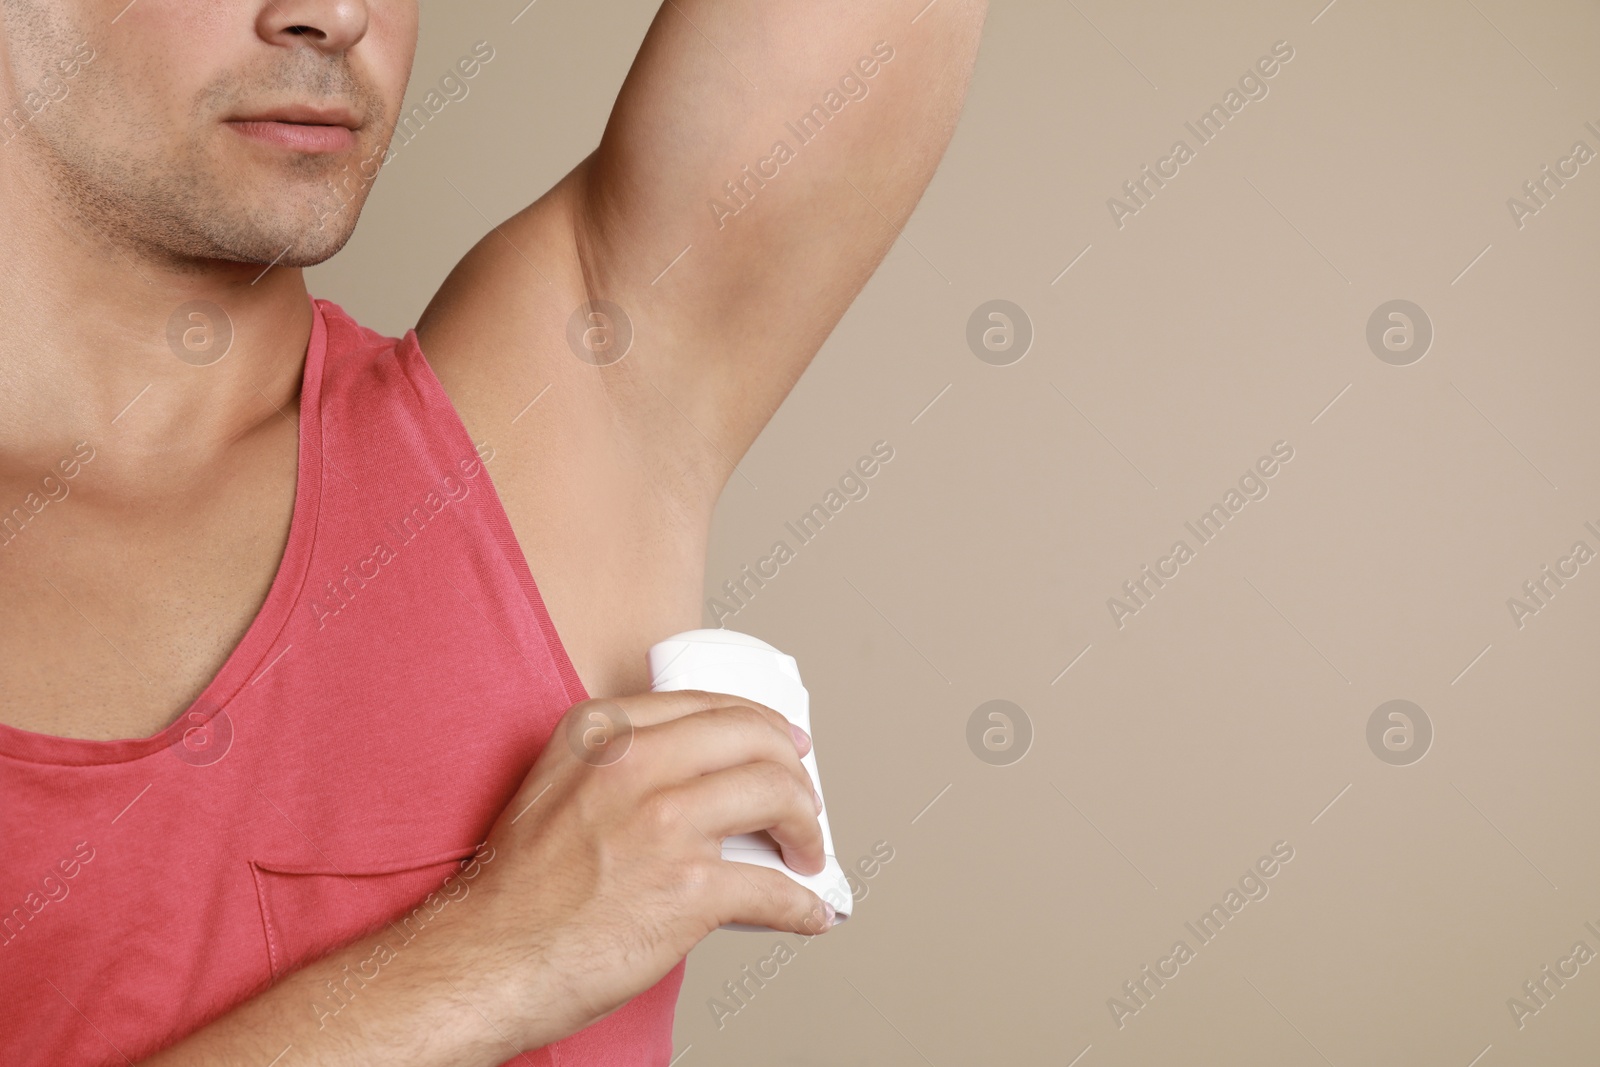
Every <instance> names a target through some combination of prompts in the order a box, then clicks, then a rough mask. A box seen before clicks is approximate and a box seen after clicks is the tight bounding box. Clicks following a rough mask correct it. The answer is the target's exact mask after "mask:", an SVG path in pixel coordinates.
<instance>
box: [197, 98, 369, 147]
mask: <svg viewBox="0 0 1600 1067" xmlns="http://www.w3.org/2000/svg"><path fill="white" fill-rule="evenodd" d="M227 125H228V126H230V127H232V128H233V130H234V131H235V132H236V133H238V134H240V135H242V136H244V137H248V138H250V139H251V140H253V141H260V142H264V143H266V144H271V145H276V146H277V147H279V148H287V149H290V150H291V151H296V152H312V153H326V152H342V151H344V150H345V149H347V148H349V147H350V146H352V145H353V144H355V141H356V135H355V129H354V128H355V127H356V126H358V125H360V123H359V122H358V121H357V119H356V118H355V116H354V115H352V114H350V113H349V112H347V111H343V110H339V109H318V108H309V107H291V108H282V109H279V110H276V111H272V112H268V113H265V114H261V115H252V116H249V117H247V118H239V119H230V120H229V121H228V122H227Z"/></svg>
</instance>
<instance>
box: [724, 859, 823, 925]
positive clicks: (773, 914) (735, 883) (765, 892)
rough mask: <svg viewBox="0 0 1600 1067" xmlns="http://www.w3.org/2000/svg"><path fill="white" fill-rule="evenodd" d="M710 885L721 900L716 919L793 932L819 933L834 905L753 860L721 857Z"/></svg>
mask: <svg viewBox="0 0 1600 1067" xmlns="http://www.w3.org/2000/svg"><path fill="white" fill-rule="evenodd" d="M714 870H715V874H714V875H713V876H712V885H713V887H714V889H715V891H716V893H717V897H718V899H719V900H720V901H721V908H720V909H719V916H720V917H719V922H722V923H730V922H734V923H747V924H749V925H751V926H767V927H771V928H772V929H774V930H783V931H786V932H788V933H792V934H807V935H810V934H820V933H823V932H825V931H826V930H827V929H828V928H829V926H830V925H831V924H832V921H833V909H832V908H831V907H830V906H828V905H827V904H826V903H825V902H824V901H823V900H822V898H821V897H819V896H817V895H816V894H815V893H813V892H812V891H811V890H809V889H807V888H806V887H805V886H803V885H801V884H800V883H799V882H796V881H794V880H793V879H792V878H789V877H787V876H785V875H783V874H781V873H780V872H778V871H774V870H771V869H769V868H766V867H757V866H756V865H755V864H752V863H734V862H731V861H723V862H721V863H719V864H718V865H717V866H716V867H715V868H714Z"/></svg>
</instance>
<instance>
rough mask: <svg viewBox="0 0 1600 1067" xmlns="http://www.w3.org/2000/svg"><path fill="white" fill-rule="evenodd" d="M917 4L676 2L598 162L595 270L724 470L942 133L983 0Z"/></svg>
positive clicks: (591, 270) (583, 226)
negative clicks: (710, 443)
mask: <svg viewBox="0 0 1600 1067" xmlns="http://www.w3.org/2000/svg"><path fill="white" fill-rule="evenodd" d="M919 6H920V5H919V4H916V3H911V4H903V3H895V4H886V3H874V4H862V3H860V2H859V0H844V2H839V0H827V2H810V3H802V2H772V0H769V2H766V3H761V4H735V3H727V2H719V0H669V2H668V3H666V4H665V5H664V6H663V8H662V10H661V12H660V13H659V14H658V15H657V18H656V20H655V22H654V24H653V25H652V26H651V29H650V32H649V34H648V35H647V37H646V40H645V43H644V46H643V47H642V49H641V50H640V53H639V57H638V59H637V60H636V62H635V64H634V66H633V69H632V70H631V72H630V73H629V75H628V78H627V80H626V82H625V83H624V85H623V88H622V91H621V94H620V95H619V97H618V100H617V104H616V107H615V109H614V111H613V113H612V117H611V121H610V122H609V123H608V125H607V128H606V131H605V134H604V136H603V137H602V139H601V143H600V146H599V148H598V149H597V150H596V152H595V154H594V156H593V157H592V158H591V159H590V160H589V161H588V167H587V169H586V171H585V173H584V175H583V181H582V184H581V186H580V188H579V190H578V192H579V196H578V199H577V201H576V207H577V209H578V216H577V218H576V220H575V226H576V232H577V234H578V248H579V254H580V256H581V258H582V261H583V263H584V271H585V276H586V284H587V285H588V286H589V287H590V288H591V290H592V291H593V292H594V294H595V295H597V296H603V297H605V298H607V299H610V300H612V301H614V302H616V303H617V304H619V305H621V306H623V307H624V308H625V309H627V310H628V311H629V314H630V315H631V317H632V318H633V319H634V320H635V322H636V324H637V329H636V338H637V340H638V344H639V353H638V355H639V360H638V362H639V364H640V369H641V370H642V371H643V373H645V374H647V375H651V376H652V379H653V383H654V387H655V389H656V390H658V391H659V392H660V393H662V394H663V395H664V396H665V397H667V398H668V399H669V400H670V404H668V405H664V406H663V410H662V411H661V414H662V416H663V417H664V420H665V421H664V422H663V423H662V424H661V425H662V427H663V430H664V431H665V432H669V433H670V432H682V433H685V434H687V435H688V436H686V437H685V440H690V441H691V442H692V439H693V436H694V434H696V433H697V434H699V435H700V436H703V437H706V438H709V439H710V440H712V441H713V442H714V443H715V445H716V447H717V450H718V451H720V452H721V453H722V454H723V455H722V456H721V457H720V459H721V460H722V462H721V463H719V464H717V465H718V466H720V467H721V471H720V473H721V475H722V476H723V477H724V478H725V477H726V476H727V474H728V473H729V472H730V469H729V464H730V463H731V462H732V461H736V460H737V459H738V458H739V457H740V456H742V455H743V454H744V452H745V451H746V449H747V448H748V447H749V445H750V443H751V442H752V441H753V440H754V438H755V436H756V435H757V434H758V433H759V432H760V430H761V428H762V426H764V425H765V423H766V422H767V420H768V418H770V416H771V414H772V412H773V411H774V410H775V409H776V408H777V406H778V404H779V403H781V401H782V400H783V397H784V396H785V395H786V394H787V393H788V391H789V389H790V388H791V387H792V386H793V384H794V382H795V380H796V379H798V377H799V376H800V374H801V372H802V371H803V370H804V369H805V366H806V364H807V363H808V362H809V360H810V359H811V357H812V356H813V355H814V354H815V353H816V351H817V349H818V348H820V347H821V345H822V343H823V341H824V340H825V339H826V338H827V336H828V334H829V333H830V332H831V331H832V330H833V328H834V326H835V325H836V324H837V323H838V321H839V319H840V318H841V317H842V316H843V314H844V312H845V310H846V309H847V308H848V306H849V304H850V302H851V300H853V299H854V298H855V296H856V295H857V294H858V293H859V292H860V290H861V288H862V286H863V285H865V283H866V280H867V278H868V277H869V276H870V274H871V272H872V270H873V269H874V268H875V267H876V266H877V264H878V263H879V262H880V261H881V259H882V258H883V256H884V255H885V253H886V252H887V251H888V249H889V247H890V245H891V244H892V243H893V242H894V240H895V239H896V237H897V232H898V229H899V227H901V226H902V225H903V224H904V222H905V220H906V218H907V217H908V216H909V215H910V213H911V211H912V209H913V208H914V206H915V205H916V202H917V200H918V198H919V197H920V196H921V194H922V191H923V189H924V188H925V187H926V185H927V183H928V181H929V179H930V178H931V176H932V173H933V170H934V168H935V167H936V166H937V163H938V160H939V158H940V156H941V155H942V154H943V152H944V149H945V147H946V145H947V143H948V141H949V138H950V134H951V132H952V129H953V127H954V123H955V118H956V115H957V113H958V111H959V108H960V101H961V97H962V94H963V93H964V91H965V87H966V83H967V79H968V76H969V73H970V69H971V65H972V58H973V54H974V52H975V50H976V42H977V37H978V32H979V30H980V28H981V23H982V16H983V10H984V5H983V4H982V3H981V2H978V0H939V2H938V3H937V5H936V6H933V7H932V8H931V9H929V10H926V11H925V12H924V13H923V14H922V16H921V17H920V18H918V19H917V21H916V22H913V21H912V20H913V18H914V17H916V16H917V15H918V11H917V9H918V7H919ZM674 415H676V416H677V417H676V418H675V419H674V418H673V416H674ZM683 423H692V424H693V425H692V428H690V427H685V426H683V425H682V424H683ZM675 424H676V425H677V430H676V431H673V430H671V429H670V428H671V427H673V426H674V425H675ZM701 447H702V448H704V446H703V445H702V446H701ZM718 458H719V457H716V456H712V457H711V461H712V462H713V463H716V462H717V460H718Z"/></svg>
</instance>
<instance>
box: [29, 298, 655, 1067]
mask: <svg viewBox="0 0 1600 1067" xmlns="http://www.w3.org/2000/svg"><path fill="white" fill-rule="evenodd" d="M313 306H314V311H315V313H314V321H313V326H312V332H311V342H310V345H309V347H308V349H307V353H306V362H305V373H304V383H303V390H302V393H301V401H300V416H301V418H300V453H299V479H298V484H297V486H296V489H295V505H294V518H293V520H292V523H291V525H290V530H289V540H288V546H287V548H286V549H285V550H284V555H283V561H282V563H281V564H280V566H279V568H278V573H277V576H276V578H275V579H274V580H273V583H272V587H271V591H270V592H269V593H268V594H267V599H266V602H265V603H264V604H263V605H262V607H261V610H260V612H259V613H258V614H257V615H256V617H255V619H254V621H253V622H252V623H251V626H250V628H249V630H248V631H247V632H246V634H245V636H244V638H243V639H242V640H241V641H240V643H239V645H238V647H237V648H235V649H234V650H233V653H232V654H231V655H230V656H229V657H228V659H227V662H226V663H225V664H224V665H223V667H222V670H221V672H220V673H218V674H217V676H216V677H215V678H214V679H213V680H212V682H211V684H210V685H208V686H207V687H206V689H205V691H204V692H203V693H202V694H201V696H200V697H199V698H198V699H197V700H196V701H195V703H194V705H193V707H192V708H190V709H188V710H187V711H186V713H185V714H184V715H183V716H182V717H181V718H180V719H179V720H178V721H177V722H175V723H173V724H172V725H171V726H169V727H168V728H167V729H165V730H163V731H161V732H160V733H159V734H156V735H155V736H153V737H147V738H141V739H137V740H124V741H85V740H77V739H70V738H59V737H49V736H45V735H43V734H35V733H30V732H28V731H25V730H18V729H15V728H12V727H8V726H4V725H0V1060H3V1061H4V1062H5V1063H6V1064H8V1065H11V1067H23V1065H35V1064H37V1065H49V1067H75V1065H80V1064H82V1065H88V1064H101V1063H113V1062H114V1063H119V1064H120V1063H122V1062H124V1057H126V1058H127V1059H129V1060H133V1061H137V1060H139V1059H140V1058H142V1057H144V1056H147V1055H149V1054H151V1053H152V1052H154V1051H155V1050H157V1049H158V1048H161V1047H165V1046H166V1045H167V1044H170V1043H171V1042H172V1041H173V1040H175V1039H176V1038H177V1037H178V1036H181V1035H182V1034H186V1033H188V1032H190V1031H192V1030H195V1029H197V1028H198V1027H200V1026H202V1025H203V1024H205V1023H206V1022H208V1021H210V1020H211V1019H213V1018H215V1017H216V1016H218V1015H220V1014H222V1013H224V1012H226V1011H227V1010H228V1009H229V1008H231V1007H233V1006H235V1005H237V1004H239V1003H240V1002H241V1001H244V1000H247V999H248V998H250V997H251V996H253V995H255V994H257V993H259V992H261V991H263V990H264V989H265V988H266V987H268V986H269V985H270V984H271V983H272V982H274V981H275V980H276V979H278V978H280V977H282V976H283V975H285V974H287V973H289V972H291V971H293V970H295V969H296V968H298V967H300V966H301V965H303V964H304V963H307V962H309V961H310V960H312V959H314V958H316V957H317V956H319V955H322V954H323V953H324V952H325V951H327V950H329V949H331V948H333V947H336V946H339V945H342V944H345V943H349V942H353V941H358V939H359V942H358V943H360V944H362V945H364V946H368V947H370V948H371V949H372V952H371V955H370V956H368V957H367V958H366V959H365V960H364V962H362V963H360V964H358V965H357V966H356V967H354V968H352V969H351V970H350V971H349V972H347V973H345V975H344V977H343V978H342V980H341V981H340V982H339V983H338V984H337V986H336V987H333V986H330V987H329V988H328V989H327V990H326V995H325V996H323V997H322V998H321V999H320V1000H319V1001H317V1002H316V1003H312V1004H307V1005H306V1008H305V1010H306V1012H307V1013H308V1015H310V1014H313V1013H314V1014H315V1015H316V1016H317V1017H318V1018H320V1019H322V1020H323V1023H324V1025H326V1026H337V1025H338V1024H339V1020H338V1015H339V1013H340V1011H341V1010H342V1009H343V1008H344V1007H345V1006H347V1005H350V1004H353V1002H354V1001H355V1000H356V999H359V997H360V996H361V993H362V990H363V989H364V988H365V987H366V985H367V984H368V983H376V982H382V981H383V965H384V963H386V962H390V961H392V960H393V959H394V958H396V957H398V956H400V955H402V954H404V952H405V950H406V947H407V945H409V944H410V943H412V942H413V941H415V940H416V939H418V938H426V937H428V936H429V933H430V931H429V930H428V923H429V921H430V920H431V919H432V918H433V917H434V916H436V915H438V914H440V913H442V912H443V910H444V909H445V908H457V907H470V903H469V901H470V896H471V892H472V888H473V882H472V879H473V878H474V877H476V876H478V875H479V874H481V873H482V871H483V869H484V867H485V866H486V865H488V864H492V863H493V862H494V856H493V854H492V850H490V849H488V848H487V846H484V847H482V848H480V847H479V845H480V843H481V842H483V841H484V839H485V838H486V837H487V835H488V832H489V828H490V827H491V826H492V825H493V823H494V821H495V819H496V817H497V816H498V815H499V813H500V811H501V810H502V809H503V808H504V807H505V806H506V805H507V804H508V803H510V801H511V798H512V796H513V795H514V794H515V792H516V789H517V787H518V785H519V784H520V783H521V781H522V779H523V777H524V775H525V774H526V773H527V770H528V768H529V767H530V766H531V765H532V763H533V761H534V759H535V757H537V756H538V754H539V751H540V749H541V748H542V747H543V746H544V744H545V741H546V739H547V738H548V737H549V736H550V734H551V733H552V731H553V729H554V726H555V723H556V721H557V719H559V718H560V716H561V714H562V713H563V712H564V711H565V710H566V709H567V708H568V707H570V706H571V705H572V704H574V703H576V702H577V701H579V700H583V699H585V697H586V696H587V694H586V693H585V692H584V689H583V685H582V683H581V682H580V681H579V679H578V676H577V673H576V672H575V671H574V670H573V668H572V664H571V662H570V661H569V660H568V658H567V654H566V651H565V650H564V649H563V648H562V645H561V640H560V638H559V637H558V636H557V634H556V631H555V627H554V626H553V625H552V624H551V621H550V616H549V614H548V613H547V612H546V611H545V608H544V604H543V602H542V600H541V599H540V596H539V591H538V589H537V587H536V586H535V585H534V580H533V576H532V574H531V572H530V571H529V569H528V565H527V563H526V562H525V561H524V559H523V556H522V552H521V550H520V548H519V547H518V545H517V541H516V538H515V537H514V536H513V534H512V531H511V525H510V523H509V521H508V520H507V518H506V515H505V512H504V510H503V509H502V508H501V506H500V502H499V498H498V497H497V496H496V494H495V491H494V488H493V487H492V485H491V484H490V481H489V474H488V471H487V469H486V468H485V466H484V463H483V461H482V459H481V458H480V456H479V455H478V453H477V451H476V450H475V449H474V447H473V444H472V441H471V439H470V438H469V437H468V435H467V432H466V429H465V428H464V427H463V426H462V424H461V420H460V419H459V418H458V417H457V415H456V412H455V409H454V407H453V406H452V405H451V404H450V402H449V400H448V399H447V398H446V396H445V394H444V391H443V389H442V388H441V387H440V385H439V382H438V380H437V379H436V378H435V377H434V375H433V372H432V370H431V369H430V368H429V367H428V364H427V362H426V361H425V360H424V358H423V356H422V352H421V350H420V348H419V347H418V345H417V340H416V335H415V333H413V332H408V333H407V334H406V336H405V337H404V338H403V339H401V340H398V341H397V340H395V339H393V338H387V337H383V336H380V335H379V334H377V333H374V332H373V331H371V330H368V329H365V328H364V327H361V326H358V325H357V324H356V323H355V322H354V321H353V320H351V318H350V317H349V316H348V315H346V314H345V312H344V311H343V310H342V309H341V308H339V307H338V306H337V305H334V304H331V303H329V302H327V301H323V300H316V301H313ZM363 934H365V936H361V935H363ZM683 968H684V965H683V962H681V961H680V962H679V963H678V965H677V966H676V967H675V968H674V969H673V970H672V971H671V972H670V973H668V974H667V976H666V977H665V978H663V979H662V980H661V982H660V983H658V984H657V985H656V986H655V987H654V988H652V989H650V990H648V991H646V992H645V993H643V994H641V995H640V996H638V997H637V998H635V999H634V1000H632V1001H631V1002H629V1003H628V1004H627V1005H625V1006H624V1007H623V1008H622V1009H621V1010H619V1011H617V1012H616V1013H614V1014H612V1015H610V1016H608V1017H607V1018H605V1019H603V1020H601V1021H600V1022H599V1023H596V1024H595V1025H593V1026H591V1027H589V1028H588V1029H586V1030H583V1031H581V1032H579V1033H577V1034H574V1035H572V1036H571V1037H568V1038H566V1039H564V1040H562V1041H559V1042H557V1043H556V1044H554V1045H551V1046H549V1047H547V1048H544V1049H541V1050H539V1051H537V1052H532V1053H528V1054H527V1056H526V1057H525V1058H524V1057H510V1056H509V1053H508V1062H510V1060H511V1059H513V1058H514V1059H517V1061H518V1062H519V1063H532V1064H535V1065H540V1067H543V1065H549V1067H575V1065H578V1064H605V1065H607V1067H618V1065H627V1064H639V1065H644V1064H650V1065H657V1067H664V1065H666V1064H667V1063H668V1062H669V1060H670V1058H671V1051H672V1016H673V1008H674V1003H675V1001H676V999H677V995H678V989H679V986H680V985H681V983H682V981H683Z"/></svg>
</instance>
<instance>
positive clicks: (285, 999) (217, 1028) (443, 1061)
mask: <svg viewBox="0 0 1600 1067" xmlns="http://www.w3.org/2000/svg"><path fill="white" fill-rule="evenodd" d="M451 918H452V916H450V915H449V914H448V913H446V914H445V915H441V916H440V917H439V918H438V919H437V920H435V923H434V924H433V925H431V926H430V928H429V930H428V936H426V937H424V938H420V939H418V940H417V941H416V942H415V943H414V944H412V945H408V946H407V947H406V948H404V949H403V950H401V951H399V952H396V953H395V954H394V955H393V957H392V958H391V959H390V960H389V961H388V962H386V963H384V964H383V966H382V967H381V969H380V970H379V971H378V973H377V976H376V977H374V978H372V979H371V980H368V981H364V982H355V981H351V980H349V975H350V974H351V973H353V972H356V971H357V969H358V966H359V965H360V964H362V963H363V962H367V963H369V964H370V959H371V957H372V955H373V946H374V944H375V943H377V942H378V941H380V940H382V939H383V931H382V930H379V931H377V932H374V933H372V934H369V935H367V936H366V937H363V938H361V939H359V940H357V941H356V942H354V943H352V944H350V945H348V946H346V947H345V948H343V949H340V950H338V951H336V952H334V953H332V954H330V955H328V956H324V957H323V958H322V959H320V960H318V961H316V962H314V963H311V964H309V965H308V966H306V967H304V968H302V969H301V970H299V971H296V972H294V973H293V974H291V975H289V976H287V977H285V978H283V979H281V980H280V981H278V982H277V983H276V984H275V985H273V986H272V988H270V989H269V990H267V991H266V992H264V993H262V994H261V995H259V996H257V997H254V998H252V999H251V1000H248V1001H246V1002H245V1003H243V1004H241V1005H239V1006H238V1007H236V1008H235V1009H233V1010H232V1011H230V1012H228V1013H227V1014H226V1015H223V1016H221V1017H220V1018H218V1019H216V1020H215V1021H213V1022H212V1023H210V1024H209V1025H207V1026H205V1027H202V1028H201V1029H199V1030H197V1031H195V1032H194V1033H192V1034H190V1035H189V1036H188V1037H186V1038H185V1039H184V1040H183V1041H181V1042H179V1043H178V1044H176V1045H174V1046H172V1047H171V1048H168V1049H167V1050H165V1051H163V1052H161V1053H159V1054H157V1055H155V1056H152V1057H150V1058H148V1059H145V1060H142V1061H141V1063H140V1067H201V1065H204V1067H265V1065H266V1064H280V1063H281V1064H282V1065H283V1067H288V1065H289V1064H293V1065H294V1067H313V1065H314V1067H357V1065H360V1067H368V1065H370V1064H373V1063H383V1064H386V1065H388V1067H495V1065H497V1064H500V1063H504V1062H505V1061H506V1060H509V1059H512V1058H514V1057H515V1056H516V1055H517V1053H518V1052H521V1051H522V1050H523V1048H525V1047H532V1046H529V1045H528V1043H527V1037H528V1033H529V1031H528V1019H527V1014H528V1013H527V1009H526V1007H525V1006H523V1005H519V1006H518V1010H517V1016H518V1017H517V1020H516V1022H515V1024H513V1021H512V1019H511V1017H510V1012H509V1011H508V1010H507V1006H508V1005H509V1004H510V1003H512V1002H511V1001H510V1000H509V998H503V997H500V996H498V995H495V994H494V993H493V992H492V991H491V990H492V988H493V987H492V986H490V985H489V984H488V983H486V982H485V981H484V978H483V976H484V975H485V973H486V969H485V968H483V967H482V966H480V964H481V962H482V961H474V960H471V959H469V958H467V956H466V954H465V953H464V952H462V951H461V950H460V948H459V947H458V946H459V941H460V939H459V938H458V937H457V936H456V934H457V929H458V926H457V925H456V924H455V923H453V922H451V921H450V919H451ZM347 968H348V970H347ZM330 982H331V983H333V987H334V988H337V989H340V990H341V991H343V996H345V997H346V998H347V999H345V1000H344V1002H343V1006H342V1007H339V1008H338V1011H337V1013H334V1012H333V1011H332V1010H331V1007H330V1006H338V1004H339V1002H338V1001H335V1000H334V999H333V996H332V994H331V993H330V986H329V983H330ZM561 1036H563V1035H561V1034H559V1033H551V1034H549V1035H548V1040H555V1039H557V1038H559V1037H561ZM539 1043H544V1042H542V1041H541V1042H539ZM286 1050H288V1055H287V1056H283V1054H284V1052H285V1051H286ZM279 1056H283V1059H282V1060H281V1061H280V1060H278V1059H277V1057H279Z"/></svg>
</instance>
